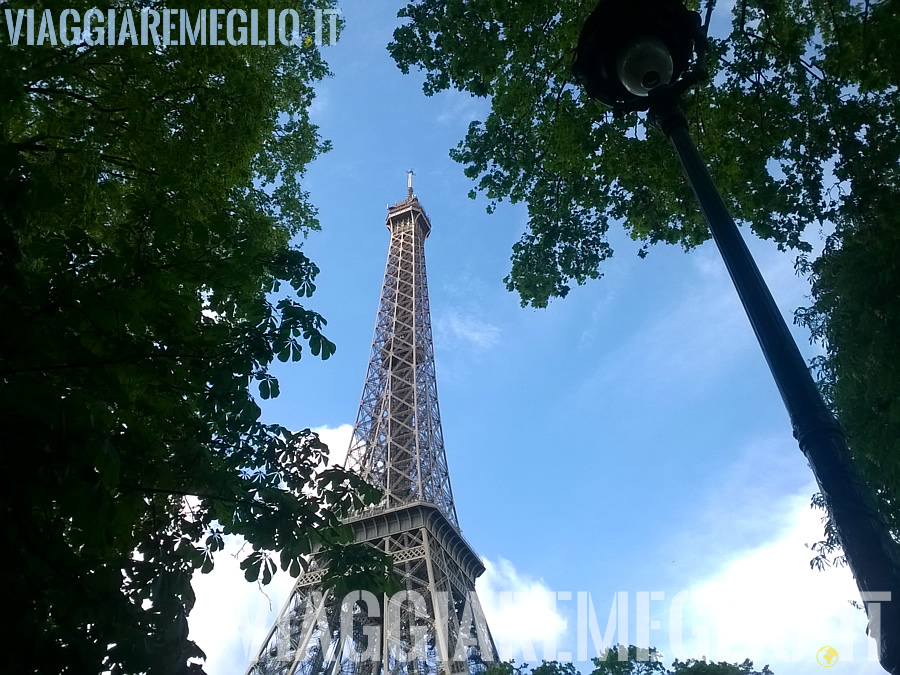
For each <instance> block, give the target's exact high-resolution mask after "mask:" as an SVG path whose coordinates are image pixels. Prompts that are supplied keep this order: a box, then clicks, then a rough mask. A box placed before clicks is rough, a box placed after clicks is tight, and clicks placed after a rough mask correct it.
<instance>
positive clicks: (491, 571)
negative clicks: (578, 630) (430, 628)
mask: <svg viewBox="0 0 900 675" xmlns="http://www.w3.org/2000/svg"><path fill="white" fill-rule="evenodd" d="M483 562H484V566H485V572H484V574H482V575H481V576H480V577H479V578H478V579H477V581H476V582H475V589H476V591H477V592H478V599H479V601H480V602H481V606H482V608H483V609H484V614H485V618H487V621H488V626H489V627H490V629H491V635H492V636H493V638H494V644H495V645H496V647H497V651H498V652H500V658H501V659H503V660H508V659H510V658H515V659H516V661H518V662H522V661H526V662H530V663H534V662H535V661H536V660H537V659H540V658H541V656H542V654H544V653H545V650H546V652H547V653H549V654H553V653H554V652H555V638H556V636H558V635H559V634H561V633H562V632H563V631H565V630H566V621H565V620H564V619H563V618H562V617H561V616H560V614H559V612H558V611H557V609H556V593H555V592H554V591H551V590H550V588H549V586H547V584H545V583H544V581H543V579H535V578H533V577H530V576H528V575H526V574H523V573H521V572H519V571H518V570H516V568H515V567H514V566H513V564H512V563H511V562H509V561H508V560H505V559H503V558H499V559H498V560H497V561H496V562H493V561H491V560H484V561H483Z"/></svg>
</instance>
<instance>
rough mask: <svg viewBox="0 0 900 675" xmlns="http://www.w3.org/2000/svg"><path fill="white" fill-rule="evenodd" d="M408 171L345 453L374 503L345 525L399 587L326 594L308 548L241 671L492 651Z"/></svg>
mask: <svg viewBox="0 0 900 675" xmlns="http://www.w3.org/2000/svg"><path fill="white" fill-rule="evenodd" d="M412 176H413V172H412V170H410V171H409V172H408V173H407V198H406V199H405V200H404V201H402V202H398V203H397V204H394V205H393V206H391V207H389V208H388V215H387V222H386V224H387V227H388V229H389V230H390V233H391V241H390V246H389V249H388V259H387V265H386V267H385V273H384V282H383V285H382V288H381V300H380V301H379V303H378V313H377V315H376V319H375V336H374V338H373V340H372V350H371V353H370V356H369V366H368V370H367V373H366V381H365V385H364V386H363V393H362V399H361V401H360V405H359V414H358V415H357V418H356V425H355V426H354V428H353V436H352V439H351V442H350V449H349V452H348V455H347V466H348V467H349V468H352V469H354V470H355V471H357V472H358V473H359V474H361V475H362V476H363V478H365V479H366V480H367V481H368V482H370V483H372V484H373V485H375V486H377V487H378V488H379V489H380V490H381V492H382V500H381V502H380V503H379V504H378V505H376V506H374V507H371V508H369V509H366V510H364V511H362V512H359V513H356V514H354V515H352V516H350V517H348V518H345V520H344V522H345V523H346V524H347V525H349V526H350V527H351V528H352V529H353V532H354V538H355V541H356V542H365V543H368V544H370V545H372V546H374V547H376V548H378V549H379V550H382V551H385V552H386V553H388V554H390V555H391V556H392V558H393V560H394V572H395V573H396V575H397V577H398V578H399V579H400V580H401V583H402V586H403V588H404V590H403V591H401V592H400V593H398V594H396V595H395V596H393V597H392V598H388V597H386V596H384V597H381V598H377V599H376V598H374V597H372V596H371V594H369V596H370V600H371V601H372V603H369V602H368V601H366V600H365V597H364V593H365V592H364V593H363V594H360V593H358V592H357V593H355V594H350V595H348V596H347V597H346V598H335V597H333V596H332V595H331V593H330V592H328V591H325V590H324V589H323V587H322V580H323V579H324V577H325V573H326V571H327V570H326V569H325V567H324V566H323V565H324V564H323V562H322V561H321V559H319V558H317V557H316V556H315V555H313V557H312V560H311V561H310V566H309V570H308V571H307V572H306V573H305V574H303V575H301V576H300V577H299V578H298V579H297V582H296V584H295V586H294V589H293V591H292V593H291V596H290V597H289V598H288V601H287V603H286V604H285V606H284V609H283V610H282V612H281V615H280V617H279V619H278V621H277V622H276V624H275V626H274V627H272V629H271V630H270V631H269V633H268V637H267V638H266V640H265V642H264V643H263V646H262V648H261V649H260V651H259V654H258V655H257V658H256V660H255V661H254V662H253V664H252V665H251V666H250V669H249V670H248V674H249V675H273V674H277V675H293V674H295V673H296V674H301V675H452V674H457V673H479V672H481V671H482V670H484V667H485V666H484V663H485V661H491V660H494V659H496V658H497V650H496V648H495V647H494V643H493V640H492V639H491V636H490V632H489V631H488V628H487V622H486V621H485V619H484V614H483V612H482V610H481V605H480V603H479V601H478V597H477V595H476V593H475V579H476V578H477V577H478V576H480V575H481V574H482V573H483V572H484V564H483V563H482V562H481V559H480V558H479V557H478V555H477V554H476V553H475V551H474V549H472V547H471V546H470V545H469V544H468V542H466V540H465V539H463V537H462V533H461V532H460V529H459V523H458V520H457V516H456V507H455V505H454V503H453V493H452V491H451V489H450V473H449V471H448V469H447V458H446V454H445V451H444V438H443V434H442V431H441V417H440V411H439V408H438V400H437V379H436V377H435V368H434V346H433V343H432V334H431V314H430V310H429V303H428V280H427V278H426V275H425V239H426V238H427V237H428V235H429V233H430V232H431V222H430V221H429V219H428V216H427V215H426V214H425V210H424V209H423V208H422V206H421V205H420V204H419V201H418V199H413V196H414V195H413V191H412ZM398 598H400V600H398ZM376 600H377V602H376ZM363 605H365V607H363ZM375 605H377V606H375ZM366 636H368V637H366Z"/></svg>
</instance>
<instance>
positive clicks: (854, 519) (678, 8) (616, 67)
mask: <svg viewBox="0 0 900 675" xmlns="http://www.w3.org/2000/svg"><path fill="white" fill-rule="evenodd" d="M705 54H706V34H705V32H704V30H703V28H702V27H701V20H700V15H699V14H697V13H696V12H692V11H689V10H688V9H687V8H686V7H685V6H684V4H683V3H682V0H601V2H600V4H599V5H598V6H597V8H596V9H595V10H594V11H593V13H592V14H591V15H590V17H588V20H587V22H586V23H585V25H584V28H583V30H582V32H581V37H580V39H579V41H578V49H577V53H576V58H575V65H574V70H575V76H576V78H577V79H578V81H579V82H580V84H581V85H582V86H583V87H584V89H585V91H586V92H587V94H588V95H589V96H590V97H592V98H594V99H597V100H599V101H601V102H602V103H605V104H607V105H609V106H611V107H612V108H613V109H614V110H616V111H620V112H627V111H639V110H644V111H648V112H649V115H650V119H651V120H652V121H653V122H654V123H655V124H656V125H657V126H658V127H659V128H660V129H661V130H662V131H663V132H664V133H665V134H666V136H667V137H668V139H669V140H670V141H671V143H672V146H673V147H674V148H675V152H676V153H677V154H678V158H679V160H681V165H682V167H683V168H684V172H685V175H686V176H687V178H688V181H689V182H690V184H691V187H692V188H693V190H694V194H695V195H696V196H697V200H698V201H699V202H700V208H701V210H702V211H703V215H704V216H705V218H706V221H707V223H708V224H709V228H710V231H711V232H712V235H713V239H714V240H715V242H716V245H717V246H718V247H719V251H720V252H721V254H722V257H723V258H724V260H725V265H726V267H727V268H728V273H729V274H730V275H731V280H732V281H733V282H734V285H735V288H736V289H737V292H738V295H739V296H740V298H741V302H742V303H743V305H744V309H745V310H746V312H747V316H748V317H749V319H750V323H751V324H752V326H753V330H754V332H755V333H756V338H757V340H758V341H759V344H760V347H762V350H763V354H765V357H766V361H767V362H768V364H769V369H770V370H771V371H772V375H773V376H774V378H775V382H776V384H777V385H778V390H779V391H780V392H781V397H782V399H783V400H784V404H785V407H786V408H787V411H788V414H789V415H790V418H791V423H792V425H793V428H794V437H795V438H796V439H797V441H798V443H799V445H800V449H801V450H802V451H803V454H804V455H806V458H807V459H808V460H809V465H810V467H811V468H812V470H813V474H814V475H815V477H816V481H817V482H818V484H819V488H820V490H821V491H822V494H823V495H824V497H825V501H826V503H827V505H828V509H829V511H830V513H831V517H832V520H833V521H834V524H835V526H836V528H837V533H838V537H839V539H840V541H841V545H842V546H843V549H844V553H845V555H846V558H847V562H848V564H849V565H850V569H851V571H852V572H853V576H854V577H855V578H856V583H857V585H858V586H859V590H860V592H861V594H862V599H863V601H864V603H865V605H866V612H867V614H868V616H869V630H868V632H869V634H870V635H871V636H872V637H874V638H875V639H876V640H878V642H879V660H880V661H881V665H882V666H883V667H884V669H885V670H887V671H888V672H889V673H893V674H894V675H900V551H898V545H897V544H896V543H895V542H894V540H893V539H892V538H891V535H890V533H889V531H888V529H887V526H886V525H885V522H884V520H883V519H882V518H881V516H880V515H879V513H878V511H877V509H876V506H875V502H874V499H873V498H872V495H871V493H870V491H869V489H868V488H867V486H866V485H865V484H864V483H863V482H862V480H861V478H860V476H859V472H858V471H857V469H856V466H855V464H854V462H853V460H852V458H851V456H850V452H849V450H848V449H847V442H846V439H845V438H844V434H843V431H842V430H841V428H840V425H839V424H838V423H837V421H836V420H835V418H834V416H833V415H832V414H831V412H830V411H829V410H828V408H827V406H826V405H825V403H824V401H823V400H822V397H821V395H820V393H819V390H818V388H817V387H816V384H815V382H814V381H813V379H812V376H811V375H810V373H809V370H808V369H807V367H806V363H805V362H804V360H803V357H802V356H801V355H800V351H799V350H798V349H797V345H796V343H795V342H794V340H793V337H792V336H791V334H790V331H789V330H788V327H787V324H786V323H785V322H784V319H783V318H782V316H781V313H780V312H779V311H778V307H777V306H776V304H775V300H774V299H773V298H772V294H771V293H770V292H769V289H768V287H767V286H766V283H765V281H764V280H763V278H762V275H761V274H760V272H759V269H758V268H757V267H756V263H755V262H754V261H753V258H752V256H751V255H750V251H749V250H748V248H747V245H746V244H745V243H744V240H743V239H742V238H741V235H740V233H739V232H738V229H737V227H736V226H735V224H734V220H733V219H732V218H731V215H730V214H729V213H728V210H727V208H726V207H725V203H724V202H723V201H722V197H721V195H719V192H718V190H716V187H715V185H714V184H713V182H712V180H711V179H710V176H709V173H708V172H707V170H706V165H705V164H704V162H703V159H702V158H701V157H700V154H699V153H698V152H697V148H696V147H695V146H694V143H693V141H692V140H691V137H690V135H689V133H688V127H687V122H686V120H685V117H684V114H683V113H682V110H681V105H680V98H681V94H682V93H683V92H684V91H686V90H687V89H688V88H690V87H691V86H693V85H694V84H696V83H697V82H698V81H699V80H700V79H702V78H703V76H704V71H703V63H704V57H705ZM888 593H889V594H890V595H889V596H888V595H887V594H888ZM879 638H880V639H879Z"/></svg>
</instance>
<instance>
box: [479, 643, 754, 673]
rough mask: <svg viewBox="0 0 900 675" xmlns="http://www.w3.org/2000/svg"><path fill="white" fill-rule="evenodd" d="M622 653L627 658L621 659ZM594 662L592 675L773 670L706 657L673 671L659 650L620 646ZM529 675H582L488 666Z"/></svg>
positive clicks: (560, 667)
mask: <svg viewBox="0 0 900 675" xmlns="http://www.w3.org/2000/svg"><path fill="white" fill-rule="evenodd" d="M620 653H621V654H622V656H623V657H624V658H620V656H619V654H620ZM591 660H592V662H593V664H594V669H593V671H591V675H653V674H658V675H772V671H771V670H770V669H769V666H763V669H762V670H761V671H757V670H753V662H752V661H750V660H749V659H745V660H744V661H743V663H740V664H737V663H728V662H725V661H720V662H718V663H714V662H711V661H707V660H706V659H705V657H704V659H703V660H701V661H698V660H696V659H688V660H687V661H679V660H678V659H675V660H674V661H673V663H672V667H671V668H666V667H665V665H664V664H663V662H662V655H660V654H659V653H658V652H657V650H656V649H655V648H653V647H651V648H649V649H648V648H646V647H643V648H641V647H635V646H634V645H630V646H628V647H626V646H625V645H618V646H617V647H615V648H613V649H607V650H606V651H605V652H604V653H603V654H601V655H600V657H594V658H593V659H591ZM529 672H530V675H579V671H578V669H576V668H575V666H574V665H572V664H571V663H560V662H558V661H543V662H542V663H541V665H539V666H536V667H534V668H532V669H530V671H529V668H528V664H524V665H521V666H516V665H515V663H513V662H511V661H510V662H501V663H494V664H491V665H489V666H488V669H487V673H486V675H528V673H529Z"/></svg>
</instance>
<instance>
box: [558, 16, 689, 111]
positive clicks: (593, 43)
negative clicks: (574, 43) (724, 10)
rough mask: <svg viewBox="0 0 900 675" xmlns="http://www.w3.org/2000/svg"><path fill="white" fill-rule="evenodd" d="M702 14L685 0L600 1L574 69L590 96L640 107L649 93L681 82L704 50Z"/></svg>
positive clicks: (581, 41) (624, 106) (617, 104)
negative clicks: (694, 60)
mask: <svg viewBox="0 0 900 675" xmlns="http://www.w3.org/2000/svg"><path fill="white" fill-rule="evenodd" d="M705 39H706V38H705V35H704V34H703V30H702V28H701V27H700V15H699V14H697V13H696V12H692V11H690V10H688V9H687V7H685V6H684V2H683V0H600V3H599V4H598V5H597V7H596V8H595V9H594V11H593V12H592V13H591V15H590V16H589V17H588V19H587V21H586V22H585V24H584V28H583V29H582V31H581V37H580V38H579V40H578V48H577V50H576V53H575V64H574V71H575V77H576V79H577V80H578V82H579V83H580V84H581V85H582V86H583V87H584V89H585V91H586V92H587V94H588V95H589V96H590V97H591V98H594V99H597V100H598V101H600V102H602V103H605V104H607V105H609V106H612V107H614V108H617V109H625V110H642V109H646V108H647V107H648V106H649V101H648V98H649V95H650V92H651V91H652V90H653V89H655V88H657V87H663V86H666V85H669V84H674V83H676V82H678V81H679V78H681V77H682V75H684V74H685V73H686V71H688V68H689V67H690V65H691V59H692V56H693V54H694V52H695V51H696V52H697V54H698V62H699V61H701V60H702V56H703V54H704V53H705V47H706V45H705Z"/></svg>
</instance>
